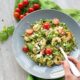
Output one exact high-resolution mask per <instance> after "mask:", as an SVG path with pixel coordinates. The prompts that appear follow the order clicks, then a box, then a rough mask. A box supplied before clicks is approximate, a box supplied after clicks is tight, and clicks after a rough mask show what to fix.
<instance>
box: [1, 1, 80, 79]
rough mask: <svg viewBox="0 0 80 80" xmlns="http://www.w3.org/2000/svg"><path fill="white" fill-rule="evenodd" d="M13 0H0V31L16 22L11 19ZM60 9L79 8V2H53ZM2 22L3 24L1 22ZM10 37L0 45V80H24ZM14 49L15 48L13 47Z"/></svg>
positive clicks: (25, 73)
mask: <svg viewBox="0 0 80 80" xmlns="http://www.w3.org/2000/svg"><path fill="white" fill-rule="evenodd" d="M14 1H15V0H0V29H1V28H2V26H3V25H4V24H6V25H11V24H15V25H16V22H15V20H14V18H13V13H12V12H13V9H14ZM54 1H55V2H57V3H58V4H59V5H60V6H61V7H62V8H76V9H79V8H80V0H77V1H75V0H54ZM2 19H3V20H4V23H3V22H2ZM11 42H12V40H11V37H10V38H9V39H8V40H7V41H6V42H5V43H4V44H0V80H25V79H26V75H27V72H25V71H24V70H23V69H22V68H21V67H20V66H19V65H18V63H17V62H16V60H15V57H14V55H13V52H12V48H11ZM15 47H16V46H15Z"/></svg>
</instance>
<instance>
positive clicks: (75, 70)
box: [59, 47, 80, 77]
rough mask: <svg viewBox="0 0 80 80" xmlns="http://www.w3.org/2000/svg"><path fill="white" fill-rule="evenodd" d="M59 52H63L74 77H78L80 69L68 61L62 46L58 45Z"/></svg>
mask: <svg viewBox="0 0 80 80" xmlns="http://www.w3.org/2000/svg"><path fill="white" fill-rule="evenodd" d="M59 49H60V51H61V53H62V54H63V56H64V58H65V60H66V61H67V62H68V64H69V66H70V69H71V71H72V73H73V74H74V75H75V76H76V77H80V71H79V70H78V68H77V67H76V66H75V64H74V63H73V62H72V61H70V60H69V59H68V57H67V55H66V53H65V51H64V50H63V48H62V47H59Z"/></svg>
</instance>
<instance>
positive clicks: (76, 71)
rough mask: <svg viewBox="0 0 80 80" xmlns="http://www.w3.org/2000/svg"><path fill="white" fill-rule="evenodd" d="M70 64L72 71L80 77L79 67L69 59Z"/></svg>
mask: <svg viewBox="0 0 80 80" xmlns="http://www.w3.org/2000/svg"><path fill="white" fill-rule="evenodd" d="M68 63H69V65H70V69H71V71H72V73H73V74H74V75H75V76H76V77H80V71H79V70H78V68H77V67H76V66H75V64H73V63H72V62H71V61H68Z"/></svg>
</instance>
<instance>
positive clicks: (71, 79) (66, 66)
mask: <svg viewBox="0 0 80 80" xmlns="http://www.w3.org/2000/svg"><path fill="white" fill-rule="evenodd" d="M68 58H69V60H71V61H72V62H73V63H74V64H75V65H76V66H77V68H78V69H79V70H80V62H79V61H78V60H76V59H74V58H73V57H71V56H69V57H68ZM62 65H63V68H64V71H65V80H80V77H76V76H74V75H73V74H72V72H71V70H70V67H69V64H68V63H67V62H66V61H63V62H62Z"/></svg>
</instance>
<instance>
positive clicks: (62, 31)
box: [54, 26, 65, 35]
mask: <svg viewBox="0 0 80 80" xmlns="http://www.w3.org/2000/svg"><path fill="white" fill-rule="evenodd" d="M54 32H55V33H60V34H62V35H64V34H65V32H64V29H63V27H61V26H58V27H56V28H55V30H54Z"/></svg>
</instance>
